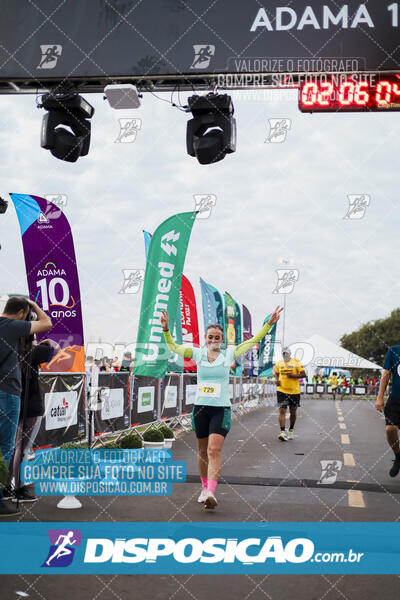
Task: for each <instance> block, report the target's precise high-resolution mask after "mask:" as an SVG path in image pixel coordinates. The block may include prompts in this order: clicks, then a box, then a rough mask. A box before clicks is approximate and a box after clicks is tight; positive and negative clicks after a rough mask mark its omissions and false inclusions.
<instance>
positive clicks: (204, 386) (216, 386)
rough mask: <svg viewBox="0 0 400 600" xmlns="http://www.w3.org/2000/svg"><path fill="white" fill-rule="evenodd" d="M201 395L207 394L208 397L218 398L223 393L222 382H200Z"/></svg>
mask: <svg viewBox="0 0 400 600" xmlns="http://www.w3.org/2000/svg"><path fill="white" fill-rule="evenodd" d="M197 390H198V394H199V396H206V397H207V398H218V397H219V396H220V395H221V384H220V383H208V382H207V383H199V384H198V387H197Z"/></svg>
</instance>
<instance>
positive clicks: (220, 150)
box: [186, 92, 236, 165]
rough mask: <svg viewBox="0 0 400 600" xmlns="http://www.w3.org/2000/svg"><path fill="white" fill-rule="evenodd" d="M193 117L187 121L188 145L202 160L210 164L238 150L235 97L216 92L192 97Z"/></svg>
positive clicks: (204, 163)
mask: <svg viewBox="0 0 400 600" xmlns="http://www.w3.org/2000/svg"><path fill="white" fill-rule="evenodd" d="M188 104H189V109H190V111H191V112H192V115H193V119H190V121H189V122H188V124H187V129H186V148H187V153H188V154H189V155H190V156H195V157H196V158H197V160H198V161H199V163H200V164H202V165H208V164H210V163H214V162H218V161H219V160H222V159H223V158H225V155H226V154H230V153H232V152H235V150H236V119H234V118H233V116H232V115H233V113H234V108H233V104H232V98H231V97H230V96H228V95H227V94H221V95H217V94H214V93H212V92H210V93H209V94H207V95H206V96H196V95H195V96H191V97H190V98H189V100H188Z"/></svg>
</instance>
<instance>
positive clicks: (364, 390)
mask: <svg viewBox="0 0 400 600" xmlns="http://www.w3.org/2000/svg"><path fill="white" fill-rule="evenodd" d="M354 393H355V394H357V396H364V395H365V394H366V393H367V388H366V387H365V386H358V387H355V388H354Z"/></svg>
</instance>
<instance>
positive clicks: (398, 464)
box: [389, 458, 400, 477]
mask: <svg viewBox="0 0 400 600" xmlns="http://www.w3.org/2000/svg"><path fill="white" fill-rule="evenodd" d="M399 471H400V460H397V459H396V458H395V459H394V461H393V466H392V468H391V469H390V471H389V475H390V477H396V475H397V474H398V472H399Z"/></svg>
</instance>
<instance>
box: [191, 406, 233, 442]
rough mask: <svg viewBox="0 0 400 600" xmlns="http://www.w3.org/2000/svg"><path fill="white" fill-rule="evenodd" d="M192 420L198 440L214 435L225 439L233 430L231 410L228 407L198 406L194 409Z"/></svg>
mask: <svg viewBox="0 0 400 600" xmlns="http://www.w3.org/2000/svg"><path fill="white" fill-rule="evenodd" d="M191 418H192V428H193V430H194V431H195V432H196V437H198V438H206V437H208V436H209V435H211V434H212V433H219V434H220V435H223V436H224V437H225V436H226V434H227V433H228V431H229V430H230V428H231V409H230V407H228V406H204V405H201V404H197V405H195V406H194V407H193V412H192V417H191Z"/></svg>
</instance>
